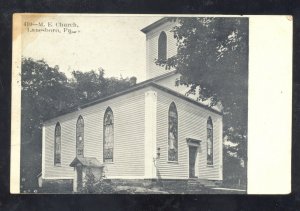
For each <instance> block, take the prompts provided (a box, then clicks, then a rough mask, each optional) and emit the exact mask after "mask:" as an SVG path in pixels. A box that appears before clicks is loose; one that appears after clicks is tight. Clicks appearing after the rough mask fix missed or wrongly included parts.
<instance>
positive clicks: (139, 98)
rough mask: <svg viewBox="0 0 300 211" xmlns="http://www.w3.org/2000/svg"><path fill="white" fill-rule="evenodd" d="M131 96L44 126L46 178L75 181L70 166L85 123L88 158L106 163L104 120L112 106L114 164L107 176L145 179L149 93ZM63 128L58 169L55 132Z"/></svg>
mask: <svg viewBox="0 0 300 211" xmlns="http://www.w3.org/2000/svg"><path fill="white" fill-rule="evenodd" d="M146 90H148V88H144V89H142V90H136V91H133V92H130V93H128V94H125V95H122V96H119V97H116V98H113V99H110V100H108V101H105V102H101V103H98V104H96V105H92V106H89V107H86V108H83V109H81V110H78V111H75V112H72V113H69V114H65V115H62V116H59V117H57V118H54V119H52V120H49V121H47V122H45V123H44V126H45V133H46V134H45V139H46V140H45V163H43V165H44V169H45V175H43V178H45V179H47V178H72V177H73V174H74V172H73V168H72V167H69V164H70V163H71V162H72V160H73V159H74V158H75V156H76V155H75V153H76V138H75V137H76V122H77V118H78V116H79V115H81V116H82V117H83V119H84V156H85V157H96V158H97V159H98V160H99V161H100V162H103V117H104V113H105V110H106V108H107V107H108V106H109V107H110V108H111V109H112V111H113V114H114V162H113V163H110V164H107V165H106V166H107V168H106V175H107V176H108V177H115V176H118V177H119V176H121V177H122V176H124V177H126V176H132V175H135V176H141V177H143V176H144V122H145V121H144V118H145V109H144V107H145V95H144V93H145V91H146ZM57 122H60V124H61V132H62V136H61V143H62V146H61V162H62V163H61V166H54V128H55V125H56V123H57Z"/></svg>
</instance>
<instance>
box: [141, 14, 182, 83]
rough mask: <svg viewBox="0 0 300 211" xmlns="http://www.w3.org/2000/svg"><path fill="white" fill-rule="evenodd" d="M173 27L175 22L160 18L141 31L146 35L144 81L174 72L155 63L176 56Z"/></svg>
mask: <svg viewBox="0 0 300 211" xmlns="http://www.w3.org/2000/svg"><path fill="white" fill-rule="evenodd" d="M175 25H176V22H173V21H169V19H168V18H162V19H160V20H158V21H156V22H154V23H152V24H150V25H149V26H147V27H145V28H143V29H142V30H141V31H142V32H144V33H145V34H146V80H148V79H151V78H154V77H156V76H159V75H163V74H165V73H168V72H171V71H173V70H174V69H170V70H166V69H165V67H162V66H159V65H157V64H156V63H155V61H156V60H157V59H168V58H171V57H172V56H174V55H176V53H177V46H176V39H175V38H174V35H173V32H171V30H172V29H173V27H174V26H175Z"/></svg>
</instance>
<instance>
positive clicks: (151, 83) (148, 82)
mask: <svg viewBox="0 0 300 211" xmlns="http://www.w3.org/2000/svg"><path fill="white" fill-rule="evenodd" d="M176 73H177V71H176V70H174V71H171V72H168V73H165V74H163V75H160V76H157V77H154V78H151V79H149V80H146V81H143V82H141V83H138V84H136V85H134V86H132V87H130V88H128V89H126V90H124V91H121V92H117V93H115V94H112V95H109V96H107V97H104V98H100V99H97V100H94V101H91V102H89V103H85V104H81V105H78V106H75V107H72V108H70V109H67V110H64V111H62V112H61V113H60V114H59V115H57V116H55V117H58V116H61V115H65V114H68V113H71V112H74V111H77V110H78V109H82V108H86V107H89V106H92V105H95V104H98V103H101V102H104V101H107V100H110V99H112V98H115V97H119V96H121V95H124V94H128V93H130V92H132V91H136V90H139V89H142V88H145V87H148V86H153V87H155V88H157V89H160V90H162V91H164V92H167V93H169V94H172V95H174V96H177V97H179V98H181V99H184V100H186V101H188V102H191V103H193V104H195V105H198V106H200V107H202V108H205V109H208V110H209V111H212V112H214V113H216V114H219V115H222V112H220V111H217V110H215V109H213V108H211V107H208V106H206V105H204V104H202V103H200V102H198V101H195V100H193V99H191V98H189V97H187V96H185V95H183V94H180V93H178V92H176V91H174V90H172V89H169V88H166V87H164V86H161V85H158V84H156V83H155V82H156V81H159V80H161V79H164V78H167V77H170V76H172V75H175V74H176ZM55 117H52V118H50V119H45V120H44V122H46V121H48V120H51V119H53V118H55Z"/></svg>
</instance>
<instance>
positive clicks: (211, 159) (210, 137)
mask: <svg viewBox="0 0 300 211" xmlns="http://www.w3.org/2000/svg"><path fill="white" fill-rule="evenodd" d="M209 131H210V132H209ZM206 134H207V136H206V165H207V166H213V165H214V135H213V134H214V126H213V122H212V118H211V117H208V119H207V122H206ZM209 141H211V144H209ZM209 145H210V147H209ZM209 150H211V157H210V155H209V154H208V152H209Z"/></svg>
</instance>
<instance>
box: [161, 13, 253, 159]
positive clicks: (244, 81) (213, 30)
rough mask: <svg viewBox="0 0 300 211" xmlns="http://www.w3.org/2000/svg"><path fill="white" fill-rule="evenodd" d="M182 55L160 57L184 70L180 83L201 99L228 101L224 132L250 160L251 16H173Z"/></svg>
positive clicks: (240, 154) (224, 105)
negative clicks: (248, 139) (249, 82)
mask: <svg viewBox="0 0 300 211" xmlns="http://www.w3.org/2000/svg"><path fill="white" fill-rule="evenodd" d="M170 20H171V21H175V20H176V21H178V23H179V24H178V25H176V26H175V27H174V29H173V32H174V37H175V38H176V39H177V45H178V53H177V55H175V56H173V57H171V58H168V59H166V60H157V61H156V63H157V64H158V65H161V66H165V68H167V69H168V68H175V69H176V70H177V71H178V72H179V73H181V78H180V83H181V84H184V85H189V86H190V87H191V90H190V91H192V92H194V91H195V90H197V89H196V88H197V87H199V93H198V94H199V100H200V101H206V100H209V101H210V106H215V105H216V104H220V103H221V105H222V108H223V110H222V112H223V113H224V118H223V123H224V136H225V137H226V139H227V140H228V141H230V142H234V143H236V144H237V145H236V147H230V148H229V149H228V150H229V151H232V152H235V154H236V155H237V157H238V158H241V159H243V160H244V161H245V162H246V160H247V157H246V156H247V113H248V107H247V104H248V19H247V18H215V17H209V18H202V17H201V18H196V17H195V18H170Z"/></svg>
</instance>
